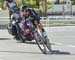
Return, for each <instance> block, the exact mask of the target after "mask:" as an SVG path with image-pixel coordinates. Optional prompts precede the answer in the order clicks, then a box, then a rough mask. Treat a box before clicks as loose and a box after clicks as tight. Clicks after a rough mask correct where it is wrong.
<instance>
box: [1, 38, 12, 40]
mask: <svg viewBox="0 0 75 60" xmlns="http://www.w3.org/2000/svg"><path fill="white" fill-rule="evenodd" d="M0 40H11V39H10V38H0Z"/></svg>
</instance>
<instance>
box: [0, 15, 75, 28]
mask: <svg viewBox="0 0 75 60" xmlns="http://www.w3.org/2000/svg"><path fill="white" fill-rule="evenodd" d="M9 21H10V20H9V18H8V17H0V29H6V28H7V25H8V23H9ZM40 21H41V23H43V25H45V26H46V27H47V26H49V24H50V23H51V22H52V23H61V22H75V16H70V17H69V16H65V17H64V16H48V17H41V20H40Z"/></svg>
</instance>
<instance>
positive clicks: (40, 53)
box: [0, 51, 42, 54]
mask: <svg viewBox="0 0 75 60" xmlns="http://www.w3.org/2000/svg"><path fill="white" fill-rule="evenodd" d="M0 52H3V53H22V54H42V53H40V52H22V51H0Z"/></svg>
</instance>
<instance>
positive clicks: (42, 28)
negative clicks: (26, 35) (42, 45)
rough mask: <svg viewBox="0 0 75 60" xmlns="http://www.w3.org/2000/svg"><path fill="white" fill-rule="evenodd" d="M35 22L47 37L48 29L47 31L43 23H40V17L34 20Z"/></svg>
mask: <svg viewBox="0 0 75 60" xmlns="http://www.w3.org/2000/svg"><path fill="white" fill-rule="evenodd" d="M33 24H34V25H35V26H38V27H39V29H40V30H41V32H42V34H43V36H45V37H47V34H46V31H45V29H44V27H43V25H42V24H41V23H40V19H37V20H33Z"/></svg>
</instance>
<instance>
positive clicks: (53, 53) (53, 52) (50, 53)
mask: <svg viewBox="0 0 75 60" xmlns="http://www.w3.org/2000/svg"><path fill="white" fill-rule="evenodd" d="M0 52H3V53H22V54H43V53H42V52H22V51H0ZM46 55H75V54H70V52H61V51H58V50H57V51H55V50H54V51H52V52H48V53H47V54H46Z"/></svg>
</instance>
